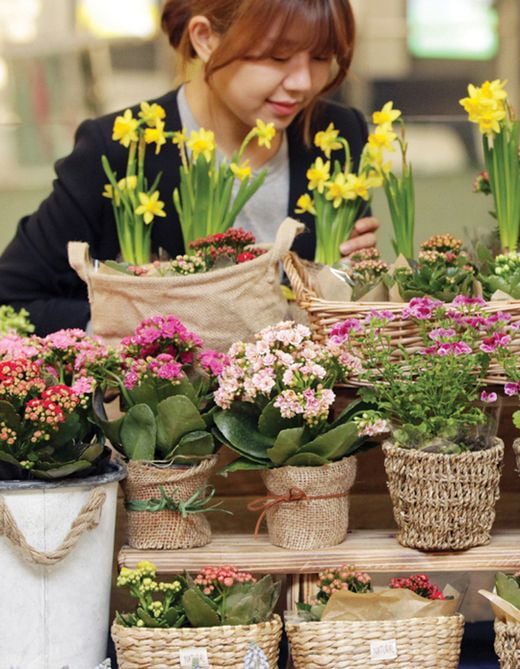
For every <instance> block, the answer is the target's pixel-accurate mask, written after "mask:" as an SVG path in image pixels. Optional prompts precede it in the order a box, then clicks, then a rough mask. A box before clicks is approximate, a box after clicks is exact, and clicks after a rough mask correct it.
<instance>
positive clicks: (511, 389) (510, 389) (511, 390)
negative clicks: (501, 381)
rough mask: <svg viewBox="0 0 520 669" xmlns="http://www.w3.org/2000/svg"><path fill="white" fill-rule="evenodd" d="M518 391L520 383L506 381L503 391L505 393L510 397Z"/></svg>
mask: <svg viewBox="0 0 520 669" xmlns="http://www.w3.org/2000/svg"><path fill="white" fill-rule="evenodd" d="M519 391H520V383H506V384H505V385H504V392H505V394H506V395H509V396H510V397H511V396H512V395H517V394H518V392H519Z"/></svg>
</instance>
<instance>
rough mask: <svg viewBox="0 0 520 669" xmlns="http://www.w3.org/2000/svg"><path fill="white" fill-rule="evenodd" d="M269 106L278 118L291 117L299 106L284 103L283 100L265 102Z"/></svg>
mask: <svg viewBox="0 0 520 669" xmlns="http://www.w3.org/2000/svg"><path fill="white" fill-rule="evenodd" d="M267 102H268V104H269V106H270V107H271V109H272V110H273V111H274V113H275V114H277V115H278V116H291V115H292V114H294V113H295V112H296V111H298V108H299V106H300V103H299V102H286V101H284V100H267Z"/></svg>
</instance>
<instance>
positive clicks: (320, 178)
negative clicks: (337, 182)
mask: <svg viewBox="0 0 520 669" xmlns="http://www.w3.org/2000/svg"><path fill="white" fill-rule="evenodd" d="M329 178H330V162H329V161H327V162H326V163H324V162H323V160H322V158H316V160H315V161H314V163H313V164H312V165H311V166H310V167H309V169H308V170H307V179H308V180H309V190H314V189H316V190H317V191H318V193H323V190H324V189H325V183H326V182H327V181H328V180H329Z"/></svg>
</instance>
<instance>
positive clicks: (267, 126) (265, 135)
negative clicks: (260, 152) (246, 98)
mask: <svg viewBox="0 0 520 669" xmlns="http://www.w3.org/2000/svg"><path fill="white" fill-rule="evenodd" d="M254 130H255V134H256V136H257V137H258V146H265V147H266V148H267V149H270V148H271V141H272V139H273V137H274V136H275V135H276V129H275V127H274V124H273V123H264V122H263V121H262V120H261V119H259V118H258V119H256V127H255V128H254Z"/></svg>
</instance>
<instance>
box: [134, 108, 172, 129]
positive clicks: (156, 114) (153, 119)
mask: <svg viewBox="0 0 520 669" xmlns="http://www.w3.org/2000/svg"><path fill="white" fill-rule="evenodd" d="M138 116H139V118H142V119H143V121H144V122H145V123H146V125H147V126H149V127H150V128H156V127H157V122H158V121H162V120H163V118H165V117H166V112H165V111H164V108H163V107H161V105H158V104H156V103H155V102H154V103H153V104H149V103H148V102H141V111H140V112H139V114H138ZM163 127H164V124H163Z"/></svg>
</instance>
